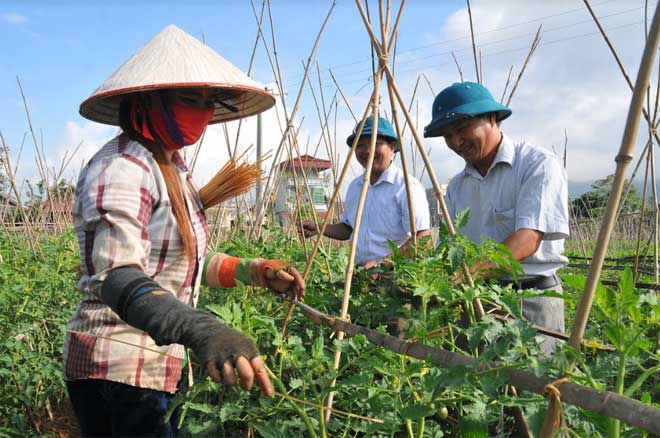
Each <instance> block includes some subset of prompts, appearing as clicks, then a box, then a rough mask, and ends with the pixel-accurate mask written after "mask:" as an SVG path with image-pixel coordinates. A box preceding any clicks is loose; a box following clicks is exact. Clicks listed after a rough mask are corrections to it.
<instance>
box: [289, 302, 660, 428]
mask: <svg viewBox="0 0 660 438" xmlns="http://www.w3.org/2000/svg"><path fill="white" fill-rule="evenodd" d="M292 304H294V305H295V306H297V307H298V308H300V309H301V310H302V311H303V313H304V314H305V316H306V317H307V319H309V320H310V321H311V322H313V323H314V324H318V325H323V326H326V327H329V328H331V329H332V330H341V331H342V332H344V333H346V334H348V335H352V336H355V335H364V336H365V337H366V338H367V340H368V341H369V342H371V343H372V344H374V345H377V346H379V347H382V348H384V349H386V350H389V351H393V352H395V353H398V354H402V355H405V356H408V357H414V358H416V359H420V360H426V361H429V362H431V363H433V364H435V365H438V366H441V367H451V366H454V367H455V366H469V367H478V369H479V370H481V372H488V370H490V369H493V371H494V372H495V369H496V370H497V372H501V373H504V374H505V375H507V376H508V378H509V379H508V383H510V384H512V385H515V386H516V387H517V388H519V389H522V390H525V391H529V392H533V393H535V394H539V395H543V396H545V393H546V386H547V385H548V384H549V383H552V382H553V381H555V379H554V378H552V377H545V376H543V377H537V376H536V375H535V374H534V373H531V372H529V371H525V370H521V369H516V368H503V367H502V366H501V365H495V364H479V362H478V361H477V359H475V358H473V357H469V356H465V355H462V354H459V353H454V352H451V351H447V350H443V349H441V348H435V347H429V346H428V345H424V344H422V343H420V342H414V341H410V340H406V339H399V338H397V337H394V336H390V335H387V334H385V333H379V332H378V331H376V330H372V329H369V328H366V327H363V326H360V325H357V324H353V323H350V322H348V321H344V320H342V319H340V318H337V317H334V316H330V315H328V314H326V313H323V312H320V311H319V310H317V309H315V308H313V307H311V306H309V305H307V304H305V303H300V302H297V301H296V302H293V303H292ZM557 388H558V389H560V390H561V398H562V401H564V402H566V403H569V404H572V405H574V406H577V407H579V408H582V409H586V410H589V411H592V412H596V413H599V414H602V415H605V416H607V417H610V418H616V419H619V420H621V421H624V422H626V423H628V424H630V425H632V426H635V427H639V428H640V429H643V430H646V431H649V432H651V433H653V434H656V435H660V409H658V408H656V407H653V406H651V405H648V404H645V403H642V402H640V401H637V400H634V399H631V398H629V397H625V396H623V395H619V394H616V393H614V392H610V391H601V390H598V389H594V388H589V387H586V386H583V385H579V384H577V383H572V382H565V383H562V384H560V385H557Z"/></svg>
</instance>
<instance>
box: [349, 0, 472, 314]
mask: <svg viewBox="0 0 660 438" xmlns="http://www.w3.org/2000/svg"><path fill="white" fill-rule="evenodd" d="M356 4H357V5H358V9H359V11H360V15H361V16H362V22H363V23H364V25H365V27H366V29H367V32H368V33H369V36H370V37H371V41H372V43H373V45H374V46H375V47H377V48H378V49H379V50H380V51H381V53H382V48H381V47H380V44H379V43H378V40H377V39H376V36H375V35H374V32H373V29H372V28H371V25H370V24H369V22H368V21H367V20H366V16H365V14H364V10H363V9H362V6H361V5H360V3H359V1H356ZM383 69H384V70H385V74H386V75H387V81H388V84H390V85H391V86H392V91H394V95H395V96H396V98H397V100H398V102H399V106H400V107H401V111H402V112H403V114H404V116H405V117H406V120H407V121H408V125H410V130H411V132H412V134H413V137H414V139H415V142H416V143H417V149H418V150H419V153H420V154H421V156H422V159H423V160H424V165H425V166H426V169H427V170H428V172H429V178H430V179H431V184H432V185H433V190H434V191H435V195H436V197H437V198H438V202H439V203H440V209H441V211H442V217H443V218H444V220H445V223H446V225H447V231H448V233H449V235H450V236H455V235H456V229H455V228H454V224H453V222H452V220H451V216H450V215H449V210H448V209H447V204H446V203H445V199H444V196H443V195H442V190H441V189H440V183H438V178H437V176H436V175H435V171H434V170H433V166H432V164H431V161H430V160H429V157H428V154H427V153H426V150H424V145H423V143H422V140H421V138H420V137H419V133H418V132H417V129H415V128H414V123H413V121H412V117H411V116H410V113H409V112H408V111H407V110H406V106H405V105H406V104H405V102H404V100H403V97H401V94H400V93H399V89H398V87H397V85H396V80H395V79H394V76H393V75H392V72H391V71H390V69H389V66H388V65H387V64H383ZM462 271H463V276H464V278H465V281H466V282H467V283H468V285H469V286H470V287H474V281H473V279H472V275H471V273H470V270H469V269H468V267H467V264H465V263H463V264H462ZM475 312H476V313H477V316H478V317H479V318H481V317H483V315H484V309H483V306H482V305H481V302H480V301H479V300H475Z"/></svg>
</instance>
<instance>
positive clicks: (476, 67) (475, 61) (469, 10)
mask: <svg viewBox="0 0 660 438" xmlns="http://www.w3.org/2000/svg"><path fill="white" fill-rule="evenodd" d="M465 1H466V2H467V9H468V17H469V19H470V38H471V39H472V56H473V57H474V72H475V74H476V75H477V83H479V84H480V83H481V78H480V77H479V63H478V62H477V45H476V44H475V42H474V27H473V26H472V8H471V7H470V0H465Z"/></svg>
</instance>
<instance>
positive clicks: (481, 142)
mask: <svg viewBox="0 0 660 438" xmlns="http://www.w3.org/2000/svg"><path fill="white" fill-rule="evenodd" d="M510 115H511V110H510V109H509V108H507V107H506V106H504V105H502V104H500V103H498V102H497V101H495V99H493V96H492V94H491V93H490V91H488V89H486V87H484V86H482V85H480V84H477V83H474V82H460V83H455V84H453V85H451V86H449V87H447V88H445V89H444V90H442V91H441V92H440V94H438V95H437V96H436V98H435V101H434V102H433V108H432V116H433V117H432V120H431V123H429V124H428V126H426V127H425V128H424V137H443V138H444V139H445V142H446V143H447V146H448V147H449V148H450V149H451V150H452V151H454V152H455V153H456V154H458V155H460V156H461V157H462V158H463V159H464V160H465V168H464V169H463V170H461V171H460V172H459V173H458V174H456V175H455V176H454V177H453V178H452V179H451V181H450V182H449V185H448V187H447V195H446V199H447V207H448V209H449V212H450V214H451V215H452V216H453V215H455V214H456V213H457V212H459V211H462V210H464V209H466V208H467V209H469V210H470V219H469V222H468V223H467V225H466V226H465V227H464V228H463V229H462V230H461V231H462V232H463V233H464V234H465V235H467V236H468V237H469V238H470V239H471V240H472V241H474V242H475V243H481V242H482V240H484V239H488V238H492V239H494V240H495V241H497V242H501V243H503V244H504V245H505V246H507V247H508V248H509V250H510V251H511V253H512V254H513V257H514V258H515V259H516V260H518V261H519V262H520V263H521V265H522V267H523V269H524V271H525V275H523V276H522V277H521V278H520V279H519V281H518V282H517V283H515V284H514V285H513V286H514V288H519V289H531V288H535V289H551V290H555V291H558V292H561V290H562V289H561V281H560V280H559V277H558V276H557V270H559V269H560V268H562V267H563V266H565V265H566V263H567V262H568V259H567V258H566V257H564V256H563V255H562V253H563V251H564V239H566V237H568V233H569V230H568V190H567V183H566V174H565V172H564V169H563V167H562V164H561V162H560V160H559V158H558V157H557V156H556V155H554V154H553V153H552V152H550V151H548V150H546V149H544V148H541V147H538V146H534V145H530V144H529V143H526V142H524V141H522V142H514V141H513V140H511V139H509V138H508V137H507V136H506V135H504V134H503V133H502V131H501V130H500V126H499V125H500V122H501V121H503V120H504V119H506V118H507V117H509V116H510ZM494 267H495V266H494V264H493V263H491V262H490V261H487V260H485V261H482V262H481V263H478V264H477V265H476V266H472V269H471V270H472V271H473V272H474V273H475V274H476V275H482V277H485V276H488V275H489V274H487V273H486V272H488V271H489V270H490V269H492V268H494ZM500 280H501V282H503V283H506V282H507V280H506V279H500ZM509 282H511V281H509ZM522 313H523V316H524V317H525V318H526V319H528V320H529V321H531V322H532V323H534V324H536V325H539V326H541V327H545V328H547V329H550V330H554V331H559V332H563V331H564V302H563V300H562V299H560V298H551V297H534V298H527V299H523V300H522ZM541 347H542V349H543V351H544V352H546V353H551V352H552V351H554V349H555V347H556V340H555V339H551V338H546V339H545V340H544V342H543V344H542V346H541Z"/></svg>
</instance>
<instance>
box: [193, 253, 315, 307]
mask: <svg viewBox="0 0 660 438" xmlns="http://www.w3.org/2000/svg"><path fill="white" fill-rule="evenodd" d="M202 279H203V281H204V284H206V285H208V286H220V287H234V286H236V280H238V281H240V282H241V283H244V284H248V285H251V286H260V287H267V288H269V289H271V290H272V291H274V292H275V293H277V294H286V295H287V296H288V297H289V298H290V299H297V300H299V301H302V300H303V298H304V296H305V281H304V280H303V278H302V276H301V275H300V273H299V272H298V270H297V269H296V268H294V267H293V266H290V265H289V264H288V263H287V262H285V261H282V260H265V259H247V258H238V257H232V256H228V255H226V254H222V253H212V254H209V255H207V256H206V261H205V263H204V271H203V273H202Z"/></svg>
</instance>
